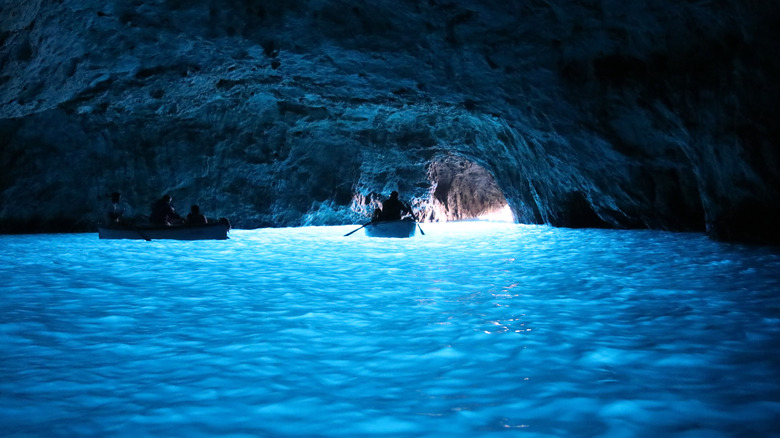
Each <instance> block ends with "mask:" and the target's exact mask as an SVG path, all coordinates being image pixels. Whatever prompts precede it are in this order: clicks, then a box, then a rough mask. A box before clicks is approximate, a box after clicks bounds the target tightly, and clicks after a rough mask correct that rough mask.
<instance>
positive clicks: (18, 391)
mask: <svg viewBox="0 0 780 438" xmlns="http://www.w3.org/2000/svg"><path fill="white" fill-rule="evenodd" d="M355 228H356V227H354V226H350V227H312V228H298V229H265V230H256V231H245V230H234V231H232V232H231V234H230V237H231V238H230V240H227V241H209V242H177V241H152V242H145V241H105V240H102V241H101V240H98V238H97V235H96V234H71V235H41V236H0V260H2V261H0V318H2V319H1V320H0V435H3V436H161V437H162V436H230V437H244V436H246V437H257V436H261V437H264V436H314V437H316V436H381V435H384V436H392V437H474V436H485V437H488V436H501V437H504V436H506V437H508V436H527V437H548V436H549V437H554V436H556V437H557V436H614V437H619V436H647V437H662V436H664V437H665V436H681V437H693V436H714V437H719V436H779V435H780V420H778V418H780V252H778V250H775V249H768V248H759V247H748V246H739V245H728V244H722V243H716V242H713V241H710V240H708V239H707V238H706V237H704V236H702V235H699V234H671V233H663V232H652V231H604V230H564V229H553V228H548V227H541V226H522V225H514V224H498V225H496V224H485V223H460V224H436V225H433V224H428V225H423V229H424V231H425V235H424V236H422V235H419V234H418V236H416V237H414V238H412V239H369V238H367V237H365V236H364V235H363V233H362V231H360V232H358V233H355V234H353V235H351V236H349V237H344V236H343V235H344V234H345V233H347V232H349V231H352V230H353V229H355Z"/></svg>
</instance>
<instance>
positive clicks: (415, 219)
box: [409, 208, 425, 236]
mask: <svg viewBox="0 0 780 438" xmlns="http://www.w3.org/2000/svg"><path fill="white" fill-rule="evenodd" d="M409 213H410V214H411V215H412V219H414V223H416V224H417V229H418V230H420V234H422V235H423V236H424V235H425V231H423V230H422V227H421V226H420V223H419V222H417V215H416V214H414V212H413V211H412V209H411V208H410V209H409Z"/></svg>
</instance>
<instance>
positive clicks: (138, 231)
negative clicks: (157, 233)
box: [125, 225, 152, 242]
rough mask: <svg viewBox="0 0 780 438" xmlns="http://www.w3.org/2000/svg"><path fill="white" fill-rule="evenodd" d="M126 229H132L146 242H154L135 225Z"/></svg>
mask: <svg viewBox="0 0 780 438" xmlns="http://www.w3.org/2000/svg"><path fill="white" fill-rule="evenodd" d="M125 227H127V228H130V229H132V230H133V231H135V232H136V233H138V235H139V236H141V238H143V239H144V240H145V241H147V242H151V241H152V239H151V238H150V237H149V236H147V235H146V234H144V232H143V231H141V230H140V229H138V227H136V226H135V225H125Z"/></svg>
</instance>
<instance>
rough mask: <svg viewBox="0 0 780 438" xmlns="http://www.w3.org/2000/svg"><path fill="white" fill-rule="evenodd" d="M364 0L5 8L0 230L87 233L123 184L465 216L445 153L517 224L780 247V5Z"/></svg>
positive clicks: (252, 200)
mask: <svg viewBox="0 0 780 438" xmlns="http://www.w3.org/2000/svg"><path fill="white" fill-rule="evenodd" d="M367 3H368V4H360V5H357V4H355V3H354V2H349V1H346V0H297V1H293V0H288V1H285V2H276V1H270V0H269V1H253V0H243V1H236V2H217V1H214V0H188V1H184V0H149V1H143V0H130V1H96V0H73V1H67V2H64V1H53V2H43V1H41V0H31V1H25V2H21V1H8V0H3V1H0V10H2V12H1V13H0V148H2V152H0V165H1V166H2V170H3V171H2V174H0V223H2V229H3V230H5V231H10V230H14V229H17V230H18V229H27V230H43V229H51V228H56V229H90V228H91V227H94V222H95V220H96V218H97V217H99V215H100V210H101V208H102V205H103V204H104V203H105V202H106V201H107V197H108V193H110V192H112V191H114V190H119V191H121V192H123V194H124V198H125V199H126V200H128V201H129V202H130V203H132V204H134V205H135V207H136V208H138V209H141V210H145V209H146V206H147V205H148V204H149V203H151V202H152V201H153V200H154V199H156V198H157V197H159V196H160V195H161V194H163V193H166V192H167V193H171V194H172V195H173V196H174V199H176V200H177V201H178V202H179V205H180V209H183V208H184V207H185V206H186V205H188V204H189V203H199V204H200V205H201V207H202V208H203V209H204V210H205V212H206V213H207V214H209V215H210V216H227V217H230V218H231V219H232V221H233V223H234V225H236V226H238V227H258V226H290V225H303V224H341V223H356V222H362V221H363V220H364V218H363V217H362V216H361V214H363V213H364V212H367V211H369V210H370V207H371V206H372V205H375V204H376V203H377V202H378V201H379V200H380V199H379V198H380V197H381V196H386V195H387V194H388V193H389V192H390V191H391V190H398V191H399V192H401V193H402V196H405V197H406V198H407V199H411V198H413V199H414V202H415V204H416V205H419V206H424V205H427V204H429V201H430V202H433V200H434V199H436V198H437V197H438V199H439V200H442V199H459V201H458V202H457V205H458V206H459V207H458V208H459V209H461V210H458V211H457V212H456V211H445V214H446V215H450V216H451V217H464V216H468V215H469V214H476V213H478V212H476V211H470V208H472V207H464V206H469V205H477V204H479V203H478V202H471V200H469V199H467V198H469V197H472V198H473V199H476V198H479V197H480V196H481V197H483V198H485V197H487V198H491V199H492V198H493V197H494V195H495V194H494V193H493V192H492V190H493V189H491V188H489V187H487V186H485V185H483V183H484V182H485V181H487V180H488V179H490V178H487V179H486V178H475V179H473V180H472V181H471V182H470V183H469V182H468V180H467V179H463V178H461V180H460V182H459V183H458V184H456V185H452V184H449V187H450V188H451V190H453V192H452V193H442V190H444V189H443V187H444V186H447V185H448V184H446V183H443V184H439V181H436V180H431V178H432V176H433V177H435V176H436V175H444V174H446V173H447V172H443V171H442V169H443V168H442V167H438V168H437V167H436V166H440V165H437V164H435V163H443V162H444V161H446V160H447V159H448V158H447V157H455V158H454V159H457V160H461V162H462V163H466V164H464V165H466V166H472V165H473V166H476V167H474V168H475V169H484V170H485V172H486V173H487V174H488V176H491V177H492V179H493V181H494V184H495V187H498V189H499V190H500V192H501V193H500V194H501V195H503V198H504V199H505V200H506V202H507V203H508V204H509V205H510V207H511V208H512V211H513V213H514V215H515V217H516V219H517V220H518V221H520V222H531V223H542V222H544V223H550V224H553V225H559V226H571V227H580V226H599V227H651V228H661V229H670V230H705V229H706V230H707V231H708V232H709V233H710V234H711V235H713V236H714V237H716V238H723V239H738V240H754V241H759V242H780V238H779V237H778V231H777V227H776V225H777V223H778V219H780V202H779V201H780V193H779V192H778V190H779V189H778V187H780V170H779V169H780V165H779V164H780V163H779V162H778V161H779V160H778V158H779V155H780V154H779V152H778V146H777V145H778V140H780V128H779V127H778V126H780V125H777V124H776V120H778V110H777V108H778V105H777V103H776V102H777V99H778V97H780V92H779V91H778V89H779V87H778V85H777V81H776V79H775V78H777V77H779V75H778V73H780V60H778V58H777V56H776V53H777V41H778V40H780V39H779V38H778V37H779V36H780V35H779V34H780V31H779V29H780V26H778V24H779V23H780V21H779V20H780V12H779V10H780V7H778V6H777V5H776V3H775V2H773V1H770V0H764V1H753V0H751V1H747V2H745V1H739V0H724V1H719V2H704V1H701V2H684V3H679V2H669V1H660V0H654V1H650V2H641V4H640V3H638V2H620V1H612V0H580V1H577V2H573V1H563V0H546V1H527V2H481V1H477V0H462V1H441V0H429V1H425V2H417V1H411V0H401V1H396V0H394V1H390V0H378V1H372V2H367ZM486 3H490V4H486ZM468 163H471V164H468ZM432 166H433V167H432ZM467 189H468V190H467ZM436 190H439V193H438V194H436V193H435V191H436ZM469 193H472V194H471V195H469ZM490 193H493V194H490ZM487 198H485V199H487ZM496 199H498V198H496ZM473 208H474V209H479V208H481V207H476V206H475V207H473Z"/></svg>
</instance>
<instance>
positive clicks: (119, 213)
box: [106, 192, 131, 225]
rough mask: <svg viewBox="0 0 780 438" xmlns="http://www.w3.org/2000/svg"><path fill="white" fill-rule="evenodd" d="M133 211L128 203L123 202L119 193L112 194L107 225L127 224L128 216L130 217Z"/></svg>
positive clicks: (107, 212)
mask: <svg viewBox="0 0 780 438" xmlns="http://www.w3.org/2000/svg"><path fill="white" fill-rule="evenodd" d="M130 214H131V209H130V207H129V206H128V205H127V203H125V202H122V195H121V194H120V193H119V192H114V193H112V194H111V202H110V203H109V204H108V207H107V208H106V223H107V224H109V225H111V224H124V223H127V222H128V220H127V216H130Z"/></svg>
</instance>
